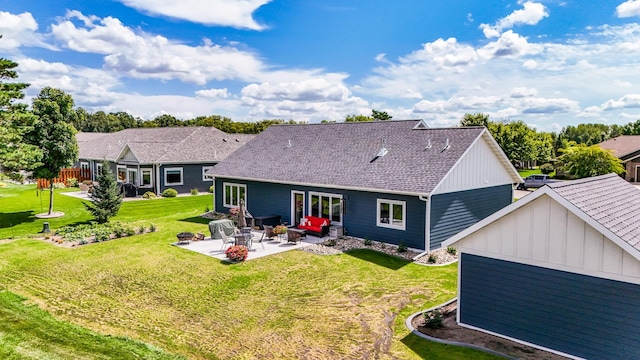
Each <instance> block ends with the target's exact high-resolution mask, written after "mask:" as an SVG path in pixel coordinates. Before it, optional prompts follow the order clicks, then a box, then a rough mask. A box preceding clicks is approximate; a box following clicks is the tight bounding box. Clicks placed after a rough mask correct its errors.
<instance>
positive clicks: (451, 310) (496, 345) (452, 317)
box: [411, 301, 567, 360]
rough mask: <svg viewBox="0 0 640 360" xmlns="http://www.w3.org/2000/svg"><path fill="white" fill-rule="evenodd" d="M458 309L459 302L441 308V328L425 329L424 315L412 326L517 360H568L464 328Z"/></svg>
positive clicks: (424, 331)
mask: <svg viewBox="0 0 640 360" xmlns="http://www.w3.org/2000/svg"><path fill="white" fill-rule="evenodd" d="M456 308H457V302H455V301H454V302H452V303H451V304H448V305H446V306H443V307H441V308H440V311H441V312H442V327H441V328H438V329H431V328H428V327H425V326H424V315H423V314H420V315H418V316H415V317H414V318H413V319H411V325H412V326H413V328H414V329H416V330H417V331H419V332H421V333H423V334H425V335H429V336H431V337H434V338H437V339H442V340H447V341H457V342H461V343H465V344H472V345H477V346H481V347H484V348H487V349H490V350H493V351H497V352H499V353H502V354H505V355H507V356H510V357H513V358H516V359H524V360H533V359H536V360H537V359H549V360H563V359H567V358H566V357H564V356H560V355H556V354H553V353H550V352H548V351H544V350H540V349H536V348H533V347H530V346H526V345H522V344H519V343H517V342H514V341H510V340H507V339H503V338H501V337H498V336H493V335H489V334H486V333H483V332H481V331H477V330H472V329H467V328H465V327H462V326H460V325H458V324H457V323H456Z"/></svg>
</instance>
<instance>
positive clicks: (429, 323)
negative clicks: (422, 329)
mask: <svg viewBox="0 0 640 360" xmlns="http://www.w3.org/2000/svg"><path fill="white" fill-rule="evenodd" d="M423 315H424V326H426V327H428V328H431V329H439V328H441V327H442V312H440V310H439V309H435V310H432V311H426V312H425V313H424V314H423Z"/></svg>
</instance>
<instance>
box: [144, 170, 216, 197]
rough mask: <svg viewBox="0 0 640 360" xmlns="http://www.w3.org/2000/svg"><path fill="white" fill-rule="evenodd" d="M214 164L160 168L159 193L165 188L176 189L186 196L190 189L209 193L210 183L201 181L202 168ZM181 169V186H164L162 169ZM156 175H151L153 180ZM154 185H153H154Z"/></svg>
mask: <svg viewBox="0 0 640 360" xmlns="http://www.w3.org/2000/svg"><path fill="white" fill-rule="evenodd" d="M213 165H214V164H175V165H171V164H164V165H162V166H161V167H160V192H162V191H164V190H165V189H167V188H172V189H176V190H177V191H178V193H180V194H186V193H189V192H190V191H191V189H198V191H200V192H207V191H209V187H210V186H211V185H212V182H211V181H202V167H203V166H213ZM166 168H182V185H165V179H164V169H166ZM155 176H156V174H153V177H154V178H155ZM154 184H155V183H154Z"/></svg>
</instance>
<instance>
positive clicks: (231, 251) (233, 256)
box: [224, 245, 249, 261]
mask: <svg viewBox="0 0 640 360" xmlns="http://www.w3.org/2000/svg"><path fill="white" fill-rule="evenodd" d="M224 254H225V255H226V256H227V258H228V259H229V260H231V261H244V260H246V259H247V256H249V250H248V249H247V247H246V246H242V245H233V246H232V247H230V248H228V249H227V251H225V252H224Z"/></svg>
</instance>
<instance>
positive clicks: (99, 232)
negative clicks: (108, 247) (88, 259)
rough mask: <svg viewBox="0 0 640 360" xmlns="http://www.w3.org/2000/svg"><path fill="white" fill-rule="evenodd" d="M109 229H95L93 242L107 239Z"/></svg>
mask: <svg viewBox="0 0 640 360" xmlns="http://www.w3.org/2000/svg"><path fill="white" fill-rule="evenodd" d="M109 233H110V231H109V230H108V229H107V228H104V227H102V228H99V229H96V231H95V237H96V238H95V239H96V240H95V242H101V241H107V240H109Z"/></svg>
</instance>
